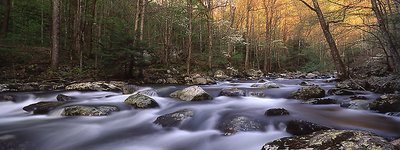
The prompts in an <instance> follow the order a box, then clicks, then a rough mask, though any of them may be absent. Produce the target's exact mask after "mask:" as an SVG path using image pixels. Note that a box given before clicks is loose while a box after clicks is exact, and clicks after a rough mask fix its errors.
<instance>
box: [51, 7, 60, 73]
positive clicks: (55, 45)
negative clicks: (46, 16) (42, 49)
mask: <svg viewBox="0 0 400 150" xmlns="http://www.w3.org/2000/svg"><path fill="white" fill-rule="evenodd" d="M60 5H61V2H60V0H53V16H52V36H51V38H52V49H51V67H52V68H57V67H58V63H59V59H58V58H59V55H58V54H59V51H60Z"/></svg>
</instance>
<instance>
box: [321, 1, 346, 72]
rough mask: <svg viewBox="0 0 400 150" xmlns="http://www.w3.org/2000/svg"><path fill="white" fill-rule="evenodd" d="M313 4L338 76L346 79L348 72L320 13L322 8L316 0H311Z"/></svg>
mask: <svg viewBox="0 0 400 150" xmlns="http://www.w3.org/2000/svg"><path fill="white" fill-rule="evenodd" d="M313 5H314V11H315V12H316V14H317V16H318V21H319V24H320V26H321V28H322V31H323V33H324V36H325V39H326V41H327V42H328V45H329V48H330V52H331V55H332V59H333V63H334V65H335V68H336V71H337V72H338V74H339V78H341V79H347V78H348V73H347V70H346V67H345V65H344V63H343V61H342V59H341V58H340V54H339V50H338V48H337V46H336V42H335V40H334V39H333V36H332V34H331V32H330V30H329V26H328V24H327V22H326V21H325V17H324V14H323V13H322V10H321V8H320V7H319V4H318V0H313Z"/></svg>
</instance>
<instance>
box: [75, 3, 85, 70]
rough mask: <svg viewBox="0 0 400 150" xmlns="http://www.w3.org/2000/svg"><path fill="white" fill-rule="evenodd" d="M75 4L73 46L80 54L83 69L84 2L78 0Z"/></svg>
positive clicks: (80, 63) (80, 66)
mask: <svg viewBox="0 0 400 150" xmlns="http://www.w3.org/2000/svg"><path fill="white" fill-rule="evenodd" d="M74 3H75V12H74V16H75V19H74V27H73V37H74V39H73V45H74V50H75V52H76V53H77V54H78V58H79V68H80V69H82V67H83V58H82V57H83V52H82V45H81V42H82V31H81V30H82V0H77V1H75V2H74Z"/></svg>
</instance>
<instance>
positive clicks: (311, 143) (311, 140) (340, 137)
mask: <svg viewBox="0 0 400 150" xmlns="http://www.w3.org/2000/svg"><path fill="white" fill-rule="evenodd" d="M278 149H321V150H322V149H357V150H361V149H362V150H378V149H380V150H396V147H395V146H394V145H393V144H391V143H389V142H387V141H386V140H385V139H383V138H381V137H378V136H375V135H373V134H371V133H368V132H362V131H352V130H326V131H319V132H314V133H312V134H309V135H304V136H294V137H286V138H282V139H278V140H275V141H272V142H271V143H267V144H265V145H264V146H263V147H262V150H278Z"/></svg>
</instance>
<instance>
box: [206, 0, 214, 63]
mask: <svg viewBox="0 0 400 150" xmlns="http://www.w3.org/2000/svg"><path fill="white" fill-rule="evenodd" d="M207 3H208V5H207V6H208V7H207V33H208V68H209V69H211V68H212V57H213V30H212V22H213V20H214V14H213V6H214V5H213V0H207Z"/></svg>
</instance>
